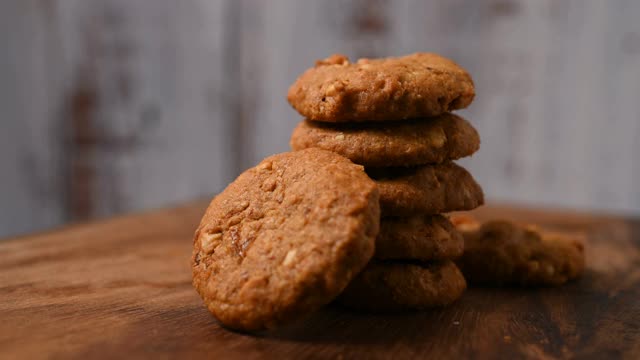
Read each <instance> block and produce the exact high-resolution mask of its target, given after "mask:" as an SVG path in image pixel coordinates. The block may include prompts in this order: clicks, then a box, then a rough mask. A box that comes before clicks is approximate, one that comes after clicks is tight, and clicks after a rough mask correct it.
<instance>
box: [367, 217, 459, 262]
mask: <svg viewBox="0 0 640 360" xmlns="http://www.w3.org/2000/svg"><path fill="white" fill-rule="evenodd" d="M463 247H464V240H463V239H462V235H460V233H459V232H458V231H457V230H456V228H455V227H454V226H453V224H451V222H450V221H449V220H448V219H447V218H446V217H444V216H442V215H418V216H411V217H393V218H389V217H388V218H382V220H380V233H379V234H378V237H376V251H375V254H374V257H375V258H378V259H396V260H398V259H399V260H423V261H424V260H446V259H455V258H457V257H459V256H460V255H462V251H463Z"/></svg>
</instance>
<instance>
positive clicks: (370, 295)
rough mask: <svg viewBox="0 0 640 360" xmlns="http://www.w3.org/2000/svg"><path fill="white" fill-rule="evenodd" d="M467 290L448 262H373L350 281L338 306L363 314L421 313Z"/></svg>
mask: <svg viewBox="0 0 640 360" xmlns="http://www.w3.org/2000/svg"><path fill="white" fill-rule="evenodd" d="M466 287H467V284H466V282H465V280H464V277H463V276H462V273H460V270H459V269H458V267H457V266H456V265H455V264H454V263H453V262H451V261H445V262H442V263H430V264H420V263H396V262H373V263H370V264H369V265H367V267H365V269H364V270H363V271H362V272H361V273H360V274H359V275H358V276H357V277H356V278H355V279H353V281H352V282H351V283H350V284H349V286H348V287H347V288H346V289H345V291H344V292H343V293H342V294H341V295H340V297H339V298H338V299H337V303H338V304H340V305H342V306H345V307H349V308H352V309H356V310H363V311H399V310H420V309H427V308H433V307H438V306H445V305H449V304H451V303H452V302H454V301H455V300H457V299H458V298H460V296H461V295H462V293H463V292H464V290H465V289H466Z"/></svg>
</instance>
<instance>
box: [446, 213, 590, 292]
mask: <svg viewBox="0 0 640 360" xmlns="http://www.w3.org/2000/svg"><path fill="white" fill-rule="evenodd" d="M453 221H454V222H455V223H456V224H457V225H456V226H457V227H458V229H459V230H460V231H461V233H462V234H463V236H464V241H465V250H464V254H463V256H462V257H461V258H460V259H459V260H458V265H459V266H460V269H461V270H462V272H463V273H464V276H465V277H466V278H467V281H469V283H472V284H478V285H498V286H500V285H522V286H538V285H561V284H564V283H566V282H567V281H569V280H572V279H575V278H577V277H579V276H580V275H581V274H582V273H583V271H584V262H585V261H584V247H583V244H582V242H581V241H580V239H579V238H578V237H576V236H571V235H568V234H561V233H554V232H549V231H544V230H541V229H540V228H538V227H535V226H523V225H519V224H517V223H513V222H510V221H499V220H498V221H488V222H486V223H483V224H480V223H478V222H477V221H475V220H474V219H472V218H469V217H466V216H463V217H460V216H457V217H454V219H453Z"/></svg>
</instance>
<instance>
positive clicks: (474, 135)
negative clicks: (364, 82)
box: [291, 113, 480, 167]
mask: <svg viewBox="0 0 640 360" xmlns="http://www.w3.org/2000/svg"><path fill="white" fill-rule="evenodd" d="M310 147H317V148H321V149H325V150H330V151H333V152H336V153H338V154H340V155H342V156H345V157H347V158H349V159H350V160H351V161H353V162H355V163H356V164H361V165H364V166H369V167H385V166H411V165H421V164H434V163H441V162H444V161H446V160H456V159H459V158H463V157H466V156H469V155H472V154H473V153H475V152H476V151H478V149H479V148H480V136H479V135H478V132H477V131H476V129H474V128H473V126H471V124H469V122H468V121H467V120H465V119H463V118H462V117H460V116H458V115H455V114H451V113H445V114H442V115H440V116H437V117H434V118H431V119H416V120H409V121H402V122H401V121H398V122H390V123H389V122H388V123H347V124H330V123H323V122H317V121H311V120H304V121H302V122H300V123H299V124H298V126H297V127H296V128H295V130H294V131H293V134H292V135H291V148H292V149H294V150H301V149H306V148H310Z"/></svg>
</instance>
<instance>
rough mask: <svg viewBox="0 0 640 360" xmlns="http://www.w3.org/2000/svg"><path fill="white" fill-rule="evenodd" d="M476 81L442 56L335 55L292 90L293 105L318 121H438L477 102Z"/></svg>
mask: <svg viewBox="0 0 640 360" xmlns="http://www.w3.org/2000/svg"><path fill="white" fill-rule="evenodd" d="M474 96H475V89H474V85H473V81H472V80H471V76H469V74H468V73H467V72H466V71H465V70H464V69H462V68H461V67H460V66H458V65H457V64H456V63H454V62H453V61H451V60H449V59H446V58H444V57H442V56H440V55H437V54H429V53H416V54H412V55H407V56H402V57H395V58H393V57H391V58H383V59H360V60H358V61H357V62H356V63H350V62H349V59H347V57H345V56H344V55H339V54H335V55H332V56H331V57H329V58H327V59H325V60H321V61H318V62H316V65H315V67H313V68H311V69H309V70H307V71H306V72H305V73H303V74H302V75H301V76H300V77H299V78H298V79H297V80H296V82H295V83H294V84H293V85H291V87H290V88H289V93H288V96H287V99H288V100H289V103H290V104H291V106H293V107H294V108H295V109H296V110H297V111H298V112H299V113H300V114H302V116H304V117H306V118H308V119H311V120H316V121H328V122H345V121H388V120H404V119H410V118H422V117H429V116H436V115H440V114H442V113H445V112H448V111H452V110H456V109H463V108H465V107H467V106H469V104H471V101H472V100H473V97H474Z"/></svg>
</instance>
